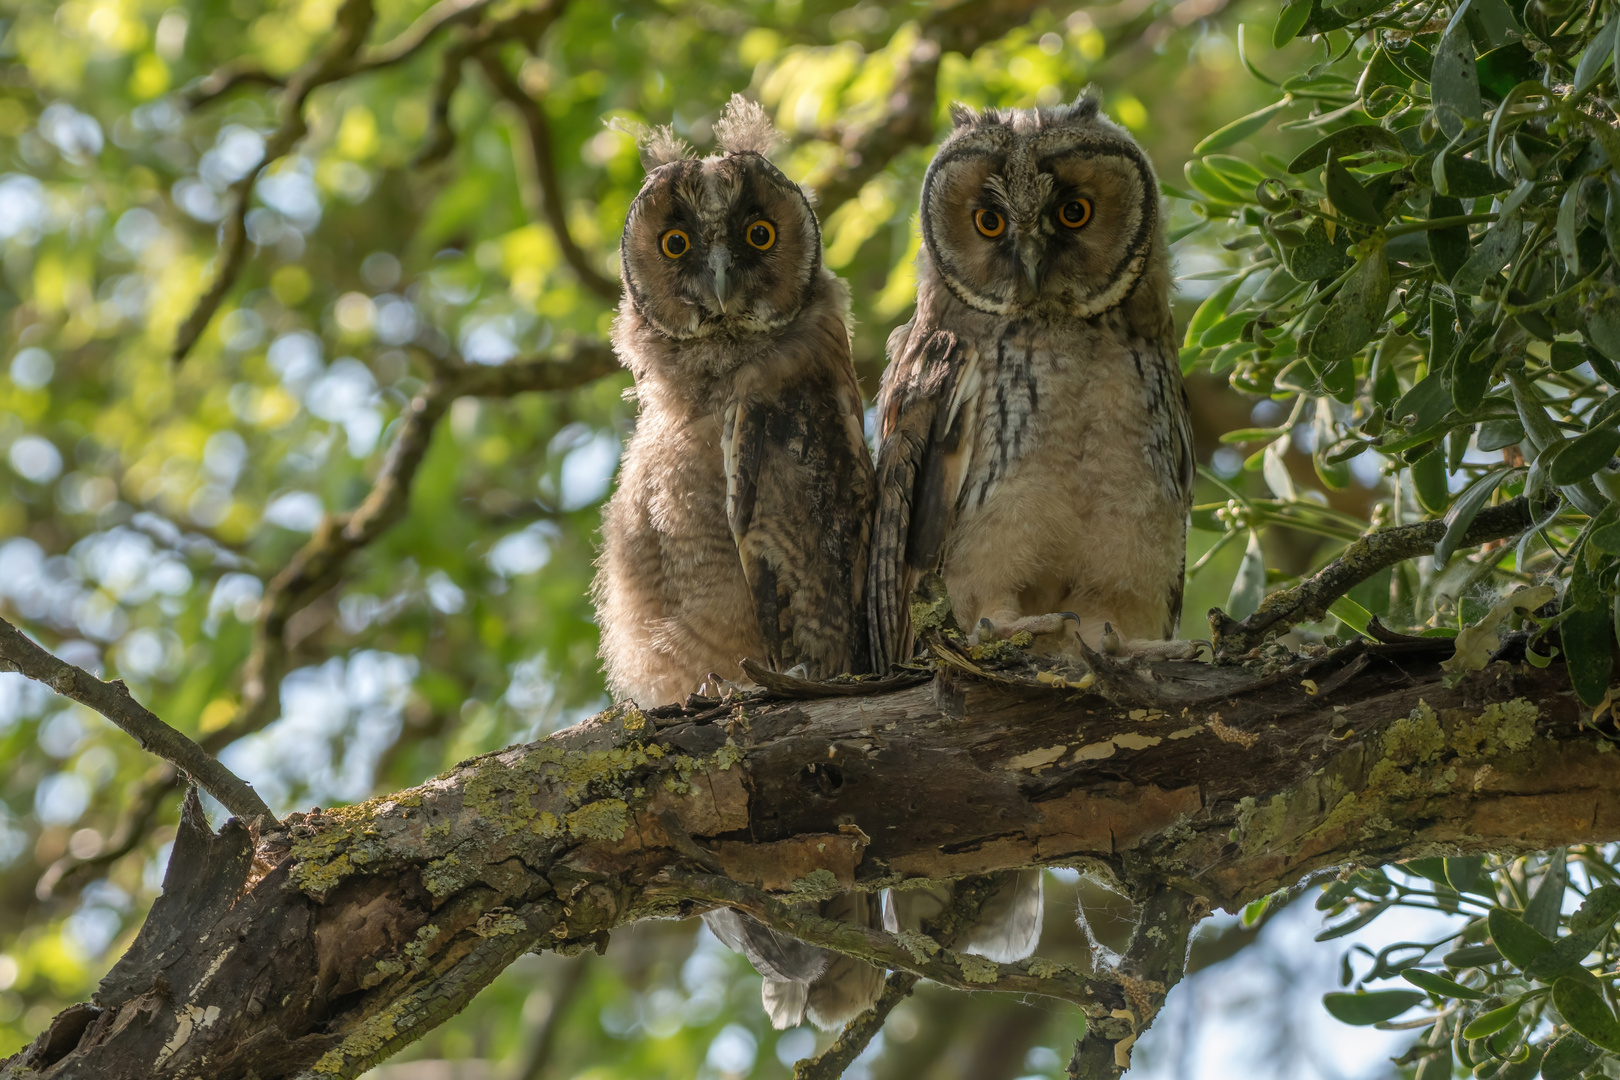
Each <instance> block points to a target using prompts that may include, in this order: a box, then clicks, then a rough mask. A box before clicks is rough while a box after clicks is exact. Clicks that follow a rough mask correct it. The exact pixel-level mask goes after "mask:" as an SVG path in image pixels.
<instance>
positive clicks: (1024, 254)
mask: <svg viewBox="0 0 1620 1080" xmlns="http://www.w3.org/2000/svg"><path fill="white" fill-rule="evenodd" d="M1018 261H1019V263H1021V264H1022V265H1023V267H1024V280H1025V281H1027V282H1029V291H1028V293H1027V294H1026V295H1025V296H1024V297H1022V299H1025V300H1033V299H1035V298H1036V297H1037V296H1039V295H1040V294H1041V282H1042V281H1043V280H1045V278H1046V269H1045V267H1043V266H1042V265H1041V249H1040V247H1039V246H1038V245H1037V243H1036V242H1035V239H1034V238H1033V237H1029V238H1024V239H1021V240H1020V241H1019V244H1018ZM1023 291H1024V290H1022V289H1020V290H1019V292H1023Z"/></svg>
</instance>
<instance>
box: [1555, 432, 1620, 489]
mask: <svg viewBox="0 0 1620 1080" xmlns="http://www.w3.org/2000/svg"><path fill="white" fill-rule="evenodd" d="M1616 450H1620V428H1608V427H1605V428H1598V429H1597V430H1595V431H1588V432H1587V433H1586V434H1585V435H1581V436H1579V437H1577V438H1575V439H1572V440H1570V444H1569V445H1568V446H1567V447H1565V448H1564V452H1563V453H1561V454H1559V455H1558V457H1557V458H1555V459H1554V460H1553V463H1552V468H1551V469H1550V470H1549V477H1550V479H1551V480H1552V482H1553V483H1555V484H1557V485H1558V486H1559V487H1563V486H1564V485H1565V484H1574V483H1578V482H1580V481H1582V480H1585V479H1586V478H1587V477H1588V476H1591V475H1592V474H1593V473H1595V472H1597V471H1598V470H1599V469H1601V468H1603V467H1604V466H1605V465H1607V464H1608V463H1609V461H1610V459H1611V458H1613V457H1614V454H1615V451H1616Z"/></svg>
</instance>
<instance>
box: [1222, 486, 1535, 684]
mask: <svg viewBox="0 0 1620 1080" xmlns="http://www.w3.org/2000/svg"><path fill="white" fill-rule="evenodd" d="M1532 524H1533V522H1532V513H1531V507H1530V501H1529V500H1528V499H1526V498H1525V497H1524V496H1523V495H1520V496H1519V497H1517V498H1514V499H1509V500H1508V501H1507V502H1505V503H1503V504H1501V505H1500V506H1490V507H1486V508H1485V509H1484V510H1481V511H1480V512H1479V516H1478V517H1476V518H1474V522H1473V524H1472V525H1470V526H1469V527H1468V531H1467V532H1465V533H1464V534H1463V538H1462V542H1461V543H1459V544H1458V545H1457V546H1458V547H1459V548H1463V547H1474V546H1477V545H1479V544H1483V543H1486V542H1488V541H1491V540H1500V539H1502V538H1503V537H1507V536H1514V535H1516V534H1518V533H1521V532H1523V531H1524V530H1525V529H1528V528H1530V526H1531V525H1532ZM1445 535H1446V523H1445V522H1444V521H1417V522H1413V523H1412V524H1410V525H1397V526H1395V527H1394V528H1390V529H1380V530H1378V531H1377V532H1372V533H1368V534H1367V535H1366V536H1363V537H1362V538H1361V539H1359V540H1357V541H1355V542H1354V543H1352V544H1351V545H1350V546H1349V547H1347V548H1346V549H1345V551H1344V554H1343V555H1340V556H1339V557H1338V558H1337V559H1334V560H1333V561H1332V562H1330V563H1328V564H1327V565H1326V566H1324V567H1323V568H1322V569H1320V570H1318V571H1317V572H1316V573H1315V574H1313V575H1312V576H1311V577H1309V578H1307V579H1306V580H1304V581H1302V582H1301V583H1300V584H1298V585H1296V586H1295V587H1294V588H1292V589H1285V590H1283V591H1281V592H1276V593H1272V594H1271V595H1270V596H1268V597H1266V599H1265V602H1264V603H1262V604H1261V605H1260V610H1258V611H1256V612H1255V613H1254V614H1252V615H1250V616H1249V617H1248V618H1246V619H1233V618H1232V617H1231V616H1229V615H1227V614H1226V612H1224V611H1222V610H1221V609H1220V608H1211V609H1210V612H1209V626H1210V634H1211V637H1212V638H1213V639H1214V642H1215V656H1216V658H1217V659H1223V660H1226V659H1232V658H1234V657H1238V656H1242V655H1243V654H1244V653H1246V652H1248V651H1249V650H1250V649H1252V648H1254V647H1255V646H1256V645H1259V644H1260V643H1261V642H1262V641H1264V640H1265V639H1266V637H1267V636H1268V635H1271V634H1281V633H1285V632H1287V631H1288V630H1289V629H1291V628H1292V627H1293V626H1295V625H1296V624H1298V623H1302V622H1313V621H1315V620H1318V619H1322V618H1324V617H1326V615H1327V609H1328V607H1329V605H1331V604H1332V603H1333V601H1335V600H1337V599H1338V598H1339V597H1341V596H1343V595H1344V594H1345V593H1347V592H1349V591H1350V590H1351V589H1353V588H1355V587H1356V586H1357V585H1359V584H1361V583H1362V582H1363V581H1366V580H1367V579H1368V578H1370V577H1372V576H1373V575H1374V574H1376V573H1378V572H1379V571H1381V570H1383V569H1385V568H1386V567H1390V566H1394V565H1395V564H1396V563H1399V562H1405V561H1406V560H1407V559H1414V558H1417V557H1418V556H1419V555H1427V554H1430V553H1432V552H1433V551H1434V546H1435V545H1436V544H1438V543H1439V542H1440V540H1441V538H1442V537H1444V536H1445Z"/></svg>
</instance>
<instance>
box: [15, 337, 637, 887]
mask: <svg viewBox="0 0 1620 1080" xmlns="http://www.w3.org/2000/svg"><path fill="white" fill-rule="evenodd" d="M617 369H618V361H617V360H616V359H615V358H614V356H613V351H612V349H610V348H609V347H608V346H607V345H606V344H604V343H602V342H594V341H586V342H576V343H574V344H573V345H571V346H569V347H567V348H566V349H565V350H563V351H561V352H559V353H557V354H555V355H553V356H543V357H525V358H520V359H517V360H513V361H511V362H510V363H507V364H500V365H483V364H467V363H463V362H462V361H461V360H460V359H459V358H457V357H452V358H451V359H450V361H449V362H448V363H445V364H442V365H441V366H440V368H439V372H438V374H437V375H436V377H435V378H434V379H433V380H432V381H431V382H430V383H429V384H428V385H427V386H426V387H424V388H423V389H422V390H421V391H420V392H419V393H418V394H417V395H416V397H415V398H413V399H412V400H411V403H410V404H409V405H408V406H407V407H406V409H405V414H404V422H403V423H402V424H401V425H400V430H399V434H398V436H396V437H395V439H394V442H393V444H392V445H391V446H390V447H389V449H388V454H387V456H386V457H385V458H384V461H383V465H382V468H381V470H380V471H379V472H378V474H377V479H376V480H375V481H374V482H373V484H372V487H371V491H370V492H369V493H368V494H367V495H366V498H365V499H364V501H362V502H361V503H360V505H359V506H358V507H356V508H355V509H354V510H351V511H349V512H347V513H343V514H334V515H328V517H327V518H326V519H325V520H324V521H323V522H322V523H321V526H320V527H319V528H318V529H317V530H316V531H315V535H314V536H312V537H311V538H310V540H309V542H308V543H307V544H305V545H304V546H303V547H302V548H300V549H299V551H298V553H297V554H296V555H294V556H293V558H292V560H291V561H290V562H289V563H288V564H287V566H286V567H284V568H283V569H282V571H281V572H280V573H279V574H277V575H276V576H275V577H274V578H273V579H271V581H270V584H269V586H268V587H267V588H266V589H265V594H264V597H263V599H262V600H261V601H260V603H259V615H258V619H257V621H256V622H255V623H254V629H253V646H252V649H251V651H250V652H249V654H248V659H247V663H246V664H245V665H244V668H243V677H242V703H241V707H240V708H239V709H238V710H237V712H236V715H235V716H234V717H232V718H231V719H230V721H229V722H227V723H226V724H224V725H223V726H221V727H219V728H216V729H215V730H213V731H211V732H209V733H207V734H206V735H204V736H202V739H201V747H202V749H203V750H204V751H206V752H207V753H209V754H217V753H219V752H220V751H221V750H223V749H224V748H225V747H227V746H229V745H230V744H231V743H233V742H235V741H236V740H238V739H240V738H242V737H244V736H246V735H251V734H252V733H254V732H255V731H259V730H260V729H262V728H263V727H264V726H265V725H266V724H268V723H270V721H272V720H274V719H275V718H276V716H277V715H279V714H280V712H281V693H280V690H281V680H282V679H283V678H284V677H285V676H286V674H287V671H288V669H289V666H290V664H291V662H292V661H291V648H290V646H289V643H288V640H287V627H288V624H289V623H291V622H292V620H293V618H294V617H295V616H296V615H298V613H299V612H302V611H304V610H305V609H307V608H308V607H309V606H310V605H311V604H312V603H314V602H315V601H316V600H317V599H319V598H320V597H321V596H323V595H324V594H325V593H327V592H328V591H329V590H330V589H331V588H332V587H333V586H335V585H336V584H337V583H338V582H339V581H340V580H341V579H342V577H343V575H344V574H345V573H346V572H347V568H348V563H349V560H350V558H352V557H353V556H354V555H355V553H357V552H358V551H360V550H361V549H362V548H364V547H366V546H367V545H369V544H371V543H372V542H373V541H374V540H376V539H377V537H378V536H380V535H382V533H383V532H385V531H386V530H387V529H388V528H389V527H390V526H392V525H393V524H394V523H395V522H397V521H399V519H400V518H402V517H403V516H404V515H405V513H406V511H407V509H408V508H409V503H410V490H411V483H412V481H413V480H414V479H415V477H416V470H417V468H418V467H419V466H420V465H421V463H422V458H423V457H424V456H425V455H426V454H427V450H428V446H429V444H430V443H431V441H432V438H433V432H434V430H435V429H436V428H437V426H438V423H439V421H440V420H441V419H442V418H443V417H444V414H445V412H446V411H447V410H448V409H449V408H450V404H451V402H453V401H455V399H456V398H459V397H513V396H516V395H518V394H523V393H533V392H554V391H562V390H572V389H575V388H577V387H580V386H584V385H585V384H587V383H590V382H594V381H595V380H596V379H599V378H601V377H602V376H604V375H607V374H608V373H609V372H612V371H615V370H617ZM178 782H179V773H178V772H177V771H176V770H175V769H173V768H163V769H158V770H155V771H154V772H153V773H152V774H150V775H148V776H147V777H145V778H143V779H142V780H141V781H139V782H138V783H137V784H136V785H135V786H134V787H133V790H132V791H131V793H130V794H129V796H128V797H127V798H126V800H125V803H126V805H125V810H124V815H123V818H122V820H121V821H120V822H119V825H118V827H117V828H116V829H115V830H114V832H113V835H112V837H111V838H110V839H109V841H108V844H107V846H106V847H105V848H104V849H103V850H101V851H100V852H98V853H96V854H95V855H93V856H90V857H89V858H86V859H78V858H75V857H73V856H71V855H66V856H63V857H62V858H61V859H58V860H57V861H56V862H55V863H53V864H52V865H51V866H50V867H48V868H47V869H46V871H45V873H44V874H43V875H41V877H40V881H39V886H38V892H39V894H40V895H41V897H45V896H49V895H50V894H51V893H52V892H53V891H54V890H55V889H57V888H59V887H60V886H61V885H62V883H63V882H65V881H69V880H79V879H81V878H82V876H83V874H84V872H85V871H88V870H92V869H95V868H97V867H101V866H106V865H108V864H110V863H112V862H113V861H115V860H117V859H121V858H123V857H124V856H125V855H127V854H129V852H131V851H133V850H134V849H135V847H136V846H137V845H138V844H139V843H140V842H141V840H142V839H143V838H144V837H145V835H146V832H147V830H148V828H149V826H150V824H151V822H152V820H153V818H154V815H155V813H156V810H157V807H158V805H159V803H160V802H161V801H162V799H163V798H164V796H165V795H166V794H167V793H168V792H170V791H171V790H173V789H174V787H175V785H176V784H177V783H178ZM209 794H215V793H214V792H213V791H212V790H210V791H209ZM215 797H216V798H217V797H218V796H217V795H215ZM227 805H228V804H227Z"/></svg>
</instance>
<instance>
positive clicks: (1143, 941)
mask: <svg viewBox="0 0 1620 1080" xmlns="http://www.w3.org/2000/svg"><path fill="white" fill-rule="evenodd" d="M1207 914H1209V909H1208V905H1207V903H1206V902H1205V901H1204V900H1202V899H1199V898H1197V897H1192V896H1188V895H1187V894H1186V893H1184V892H1181V891H1180V890H1178V889H1173V888H1170V887H1169V886H1161V887H1158V888H1156V889H1154V890H1153V891H1152V892H1151V893H1149V894H1148V897H1147V899H1146V900H1145V901H1143V903H1142V913H1141V915H1140V916H1139V917H1138V919H1137V922H1136V928H1135V929H1134V930H1132V931H1131V940H1130V944H1128V945H1127V946H1126V947H1125V955H1124V957H1123V958H1122V959H1121V960H1120V965H1119V969H1118V972H1117V974H1116V977H1117V978H1118V979H1119V982H1120V984H1121V985H1122V986H1123V988H1124V992H1125V998H1126V1005H1125V1007H1124V1008H1122V1009H1116V1010H1114V1011H1113V1012H1112V1013H1110V1014H1109V1015H1108V1016H1107V1017H1103V1018H1094V1019H1092V1020H1089V1021H1088V1022H1087V1024H1086V1033H1085V1036H1084V1037H1083V1038H1081V1039H1080V1040H1079V1041H1078V1042H1076V1043H1075V1044H1074V1057H1073V1058H1071V1059H1070V1061H1069V1070H1068V1075H1069V1076H1070V1077H1074V1078H1076V1080H1079V1078H1082V1077H1083V1078H1084V1080H1118V1078H1119V1077H1120V1076H1121V1075H1123V1074H1124V1072H1125V1070H1127V1069H1129V1068H1130V1067H1131V1047H1132V1046H1133V1045H1135V1043H1136V1040H1137V1039H1138V1038H1139V1037H1140V1036H1141V1034H1142V1032H1144V1031H1146V1030H1147V1028H1148V1025H1149V1024H1151V1023H1153V1018H1154V1017H1155V1016H1157V1015H1158V1012H1159V1010H1160V1009H1161V1008H1163V1007H1164V999H1165V997H1166V996H1167V995H1169V993H1170V989H1171V988H1172V987H1173V986H1175V985H1176V983H1178V982H1180V981H1181V976H1182V974H1183V972H1185V970H1186V967H1187V942H1188V940H1189V939H1190V938H1191V937H1192V931H1193V927H1195V926H1197V925H1198V923H1199V921H1200V920H1202V919H1203V917H1204V916H1205V915H1207Z"/></svg>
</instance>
